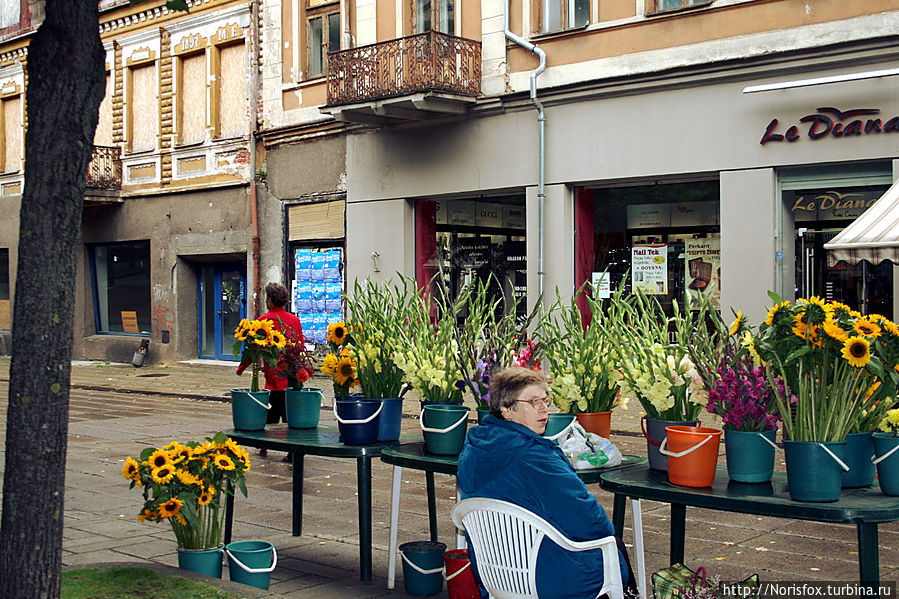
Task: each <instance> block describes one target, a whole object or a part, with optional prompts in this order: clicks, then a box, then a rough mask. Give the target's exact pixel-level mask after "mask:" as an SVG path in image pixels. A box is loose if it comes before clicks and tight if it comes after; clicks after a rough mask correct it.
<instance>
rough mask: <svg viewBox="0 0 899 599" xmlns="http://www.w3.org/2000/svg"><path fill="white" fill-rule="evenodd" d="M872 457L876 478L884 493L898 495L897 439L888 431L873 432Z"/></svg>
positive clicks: (898, 443)
mask: <svg viewBox="0 0 899 599" xmlns="http://www.w3.org/2000/svg"><path fill="white" fill-rule="evenodd" d="M872 437H873V440H874V455H875V456H877V457H875V458H874V460H873V462H874V464H875V465H876V466H877V480H878V482H879V483H880V492H881V493H883V494H884V495H891V496H896V495H899V439H897V438H896V437H891V436H890V434H889V433H879V432H878V433H874V434H873V435H872Z"/></svg>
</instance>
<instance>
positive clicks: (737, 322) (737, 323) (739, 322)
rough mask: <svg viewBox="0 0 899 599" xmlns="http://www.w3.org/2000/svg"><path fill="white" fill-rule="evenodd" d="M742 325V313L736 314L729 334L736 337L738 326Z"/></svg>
mask: <svg viewBox="0 0 899 599" xmlns="http://www.w3.org/2000/svg"><path fill="white" fill-rule="evenodd" d="M742 324H743V313H742V312H737V317H736V318H735V319H734V323H733V324H732V325H730V334H731V335H736V334H737V331H739V330H740V325H742Z"/></svg>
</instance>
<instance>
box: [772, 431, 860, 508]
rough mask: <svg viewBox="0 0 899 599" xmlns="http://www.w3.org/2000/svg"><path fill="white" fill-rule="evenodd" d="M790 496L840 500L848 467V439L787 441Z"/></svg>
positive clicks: (794, 497)
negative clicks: (826, 441) (824, 441)
mask: <svg viewBox="0 0 899 599" xmlns="http://www.w3.org/2000/svg"><path fill="white" fill-rule="evenodd" d="M784 454H785V455H786V458H787V485H788V490H789V492H790V499H792V500H794V501H811V502H816V503H823V502H828V501H837V500H838V499H839V498H840V488H841V487H842V482H843V480H842V479H843V471H844V470H847V469H848V466H847V467H845V468H844V466H846V463H845V462H844V461H843V458H844V457H845V455H846V442H845V441H841V442H828V443H818V442H815V441H784Z"/></svg>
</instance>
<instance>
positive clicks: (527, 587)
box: [453, 497, 624, 599]
mask: <svg viewBox="0 0 899 599" xmlns="http://www.w3.org/2000/svg"><path fill="white" fill-rule="evenodd" d="M453 522H454V523H455V525H456V526H457V527H459V528H463V527H464V528H465V530H466V532H468V536H469V538H470V539H471V544H472V549H473V550H474V554H475V557H476V559H477V566H478V574H480V576H481V581H482V582H483V583H484V586H485V587H486V588H487V591H488V592H489V593H490V596H491V597H492V598H494V599H521V598H525V597H532V598H535V599H537V553H538V552H539V550H540V543H541V542H542V541H543V538H544V537H549V539H550V540H552V541H553V542H554V543H555V544H556V545H558V546H559V547H562V548H563V549H567V550H568V551H587V550H589V549H602V561H603V586H602V589H600V591H599V595H597V597H598V596H600V595H603V594H607V595H608V596H609V597H611V598H612V599H624V586H623V584H622V582H621V567H620V565H619V563H618V547H617V545H616V543H615V537H613V536H610V537H604V538H602V539H596V540H593V541H572V540H570V539H568V538H566V537H565V536H564V535H562V533H560V532H559V531H558V530H556V528H555V527H554V526H553V525H552V524H550V523H549V522H547V521H546V520H544V519H543V518H541V517H540V516H538V515H536V514H534V513H533V512H530V511H528V510H526V509H524V508H523V507H520V506H517V505H515V504H513V503H509V502H508V501H500V500H498V499H486V498H483V497H472V498H469V499H465V500H463V501H461V502H459V503H458V504H457V505H456V507H455V508H453Z"/></svg>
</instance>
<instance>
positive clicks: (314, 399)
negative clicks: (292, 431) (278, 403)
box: [284, 388, 322, 428]
mask: <svg viewBox="0 0 899 599" xmlns="http://www.w3.org/2000/svg"><path fill="white" fill-rule="evenodd" d="M284 403H285V407H286V410H287V426H289V427H290V428H315V427H317V426H318V416H319V414H320V413H321V406H322V394H321V392H320V391H313V390H311V389H306V388H303V389H301V390H299V391H297V390H294V389H288V390H286V391H285V392H284Z"/></svg>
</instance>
